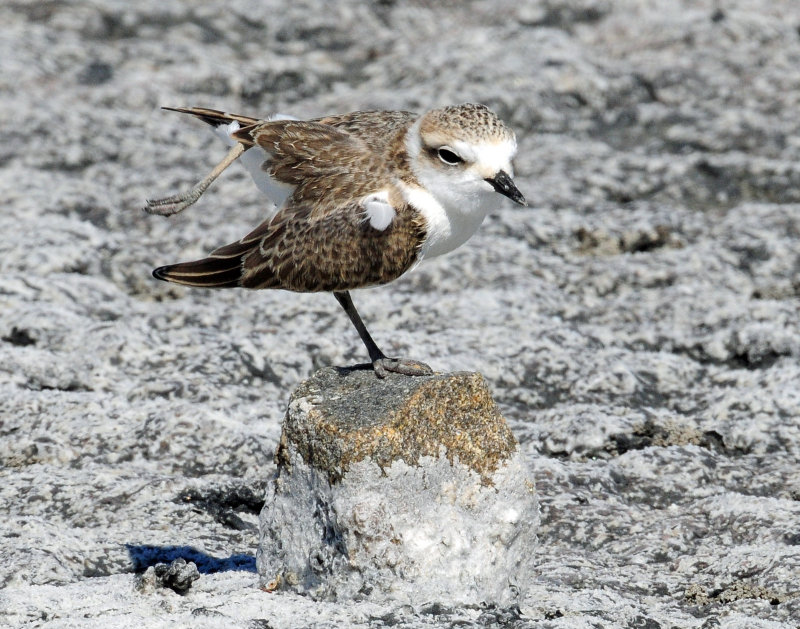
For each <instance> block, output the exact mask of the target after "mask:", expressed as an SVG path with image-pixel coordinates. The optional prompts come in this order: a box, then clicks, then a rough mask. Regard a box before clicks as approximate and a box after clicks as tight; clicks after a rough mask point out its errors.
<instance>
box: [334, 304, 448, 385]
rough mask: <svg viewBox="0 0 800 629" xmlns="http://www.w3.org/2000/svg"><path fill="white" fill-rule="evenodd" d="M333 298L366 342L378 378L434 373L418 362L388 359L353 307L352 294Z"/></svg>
mask: <svg viewBox="0 0 800 629" xmlns="http://www.w3.org/2000/svg"><path fill="white" fill-rule="evenodd" d="M333 296H334V297H336V301H338V302H339V305H340V306H341V307H342V308H344V311H345V312H346V313H347V316H348V317H350V321H352V322H353V325H354V326H355V328H356V330H357V331H358V335H359V336H360V337H361V340H362V341H363V342H364V345H365V346H366V348H367V352H368V353H369V359H370V360H371V361H372V368H373V369H374V370H375V375H376V376H378V377H379V378H385V377H386V376H387V375H388V374H389V373H390V372H391V373H400V374H403V375H406V376H428V375H430V374H432V373H433V369H431V368H430V367H429V366H428V365H426V364H425V363H421V362H419V361H417V360H409V359H407V358H387V357H386V355H385V354H384V353H383V352H382V351H381V350H380V349H379V348H378V346H377V345H376V344H375V341H373V340H372V337H371V336H370V334H369V332H368V331H367V326H365V325H364V322H363V321H362V320H361V317H360V316H359V314H358V311H357V310H356V307H355V306H354V305H353V300H352V299H351V298H350V293H349V292H347V291H341V292H334V293H333Z"/></svg>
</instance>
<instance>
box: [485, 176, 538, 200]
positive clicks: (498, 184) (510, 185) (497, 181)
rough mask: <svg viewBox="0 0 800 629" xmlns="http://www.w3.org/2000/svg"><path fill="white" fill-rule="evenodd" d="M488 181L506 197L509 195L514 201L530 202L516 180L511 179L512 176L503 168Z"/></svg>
mask: <svg viewBox="0 0 800 629" xmlns="http://www.w3.org/2000/svg"><path fill="white" fill-rule="evenodd" d="M486 181H488V182H489V183H490V184H492V188H494V189H495V190H497V192H499V193H500V194H502V195H503V196H505V197H508V198H509V199H511V200H512V201H513V202H514V203H519V204H520V205H528V203H527V202H526V201H525V197H523V196H522V193H521V192H520V191H519V190H518V189H517V187H516V186H515V185H514V182H513V181H512V180H511V177H509V175H508V173H507V172H506V171H504V170H501V171H499V172H498V173H497V174H496V175H495V176H494V177H492V178H491V179H486Z"/></svg>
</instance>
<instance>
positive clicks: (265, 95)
mask: <svg viewBox="0 0 800 629" xmlns="http://www.w3.org/2000/svg"><path fill="white" fill-rule="evenodd" d="M428 4H430V5H431V6H428ZM437 6H438V5H436V6H434V5H433V3H394V4H393V3H358V2H354V1H347V2H341V3H326V4H325V6H324V10H322V9H321V8H320V7H321V4H320V3H319V2H312V1H311V0H307V1H304V2H302V1H301V2H293V3H284V2H277V0H275V1H273V0H267V1H265V2H262V3H257V4H256V3H251V2H246V1H244V0H234V1H233V2H225V3H221V2H212V3H204V4H202V6H200V5H198V4H197V3H189V2H177V3H166V4H165V3H163V2H153V1H152V0H145V1H144V2H140V3H135V4H131V3H125V2H120V1H118V0H98V1H93V2H82V1H80V0H78V1H76V2H71V3H59V2H51V3H25V2H16V3H2V4H1V5H0V23H2V24H3V28H2V29H0V112H2V114H0V199H2V206H3V207H2V211H0V339H11V340H12V341H14V342H11V341H9V340H0V514H2V526H0V588H2V589H1V590H0V624H2V625H8V626H12V627H18V626H20V627H21V626H25V627H27V626H31V627H34V626H40V625H45V624H46V625H47V626H48V627H51V626H52V627H75V626H80V627H87V626H98V627H101V626H102V627H104V628H111V629H117V628H123V627H130V626H136V627H141V628H145V627H148V628H149V627H162V626H163V627H166V626H170V627H174V626H181V625H184V626H189V625H191V626H204V625H205V626H225V627H227V628H230V627H255V626H262V627H263V626H267V624H269V626H272V627H276V628H277V627H309V626H311V627H323V626H345V625H349V626H355V627H370V626H380V625H381V624H386V625H390V624H396V625H400V626H417V627H434V626H436V627H441V626H445V627H456V626H465V625H466V626H486V625H487V624H491V622H496V623H501V622H505V623H506V624H507V625H509V626H515V625H514V624H513V622H514V620H513V618H512V617H511V616H509V615H508V614H507V613H506V612H503V613H500V612H495V611H492V610H485V609H484V610H482V609H479V608H470V607H447V606H444V607H437V606H434V605H430V606H419V607H416V608H413V607H403V606H399V605H397V606H393V605H391V604H387V603H381V604H380V605H378V604H373V603H363V604H357V605H353V604H334V603H313V602H311V601H310V600H309V599H305V598H299V597H296V596H291V595H283V594H282V595H279V596H269V595H266V594H265V593H263V592H261V591H260V590H258V589H257V588H256V583H257V577H256V574H255V572H254V570H255V558H254V553H255V548H256V545H257V534H256V532H255V526H256V523H257V515H256V514H255V513H254V512H253V511H254V508H255V507H253V506H252V505H250V506H248V503H247V500H246V498H247V495H256V496H257V495H259V492H261V491H263V488H264V484H265V482H266V479H267V478H268V477H269V475H270V474H271V473H272V471H273V470H274V467H273V464H272V459H271V457H272V453H273V451H274V448H275V446H276V443H277V440H278V437H279V434H280V422H281V418H282V416H283V413H284V410H285V405H286V401H287V399H288V395H289V392H290V391H291V390H292V389H293V388H294V387H295V386H296V385H297V383H298V382H300V381H301V380H302V379H303V378H305V377H307V376H308V375H309V374H310V373H312V371H313V370H314V369H316V368H317V367H319V366H322V365H328V364H352V363H353V362H357V361H363V360H365V356H364V350H363V348H362V347H361V344H360V342H359V341H358V339H357V337H356V334H355V332H354V331H353V330H352V329H351V326H350V324H349V322H348V321H347V319H346V317H345V316H344V315H343V313H342V312H340V311H339V308H338V306H337V305H336V303H335V301H334V300H333V299H332V298H331V297H330V296H327V295H294V294H288V293H278V292H276V293H243V292H237V291H230V292H218V293H217V292H203V291H191V290H185V289H182V288H176V287H172V286H168V285H166V284H164V283H160V282H157V281H155V280H153V279H152V278H151V276H150V271H151V269H152V268H154V267H156V266H158V265H161V264H165V263H171V262H176V261H179V260H189V259H195V258H198V257H200V256H202V255H205V254H206V253H208V252H209V251H210V250H212V249H213V248H215V247H217V246H219V245H221V244H224V243H227V242H231V241H233V240H236V239H238V238H240V237H241V236H242V235H243V234H245V233H246V232H247V231H248V230H249V229H250V228H252V227H253V226H254V225H256V224H257V223H258V222H259V221H260V220H261V217H262V213H263V212H264V211H266V208H263V207H262V206H260V205H259V199H260V197H259V192H258V190H257V189H256V188H255V186H253V184H252V181H251V180H250V178H249V176H248V175H247V174H246V173H245V171H244V169H243V168H240V167H239V166H234V167H232V168H231V169H229V171H227V172H226V173H225V174H224V175H223V176H222V177H221V178H220V180H218V181H217V182H216V183H215V184H214V186H213V187H212V188H211V189H210V190H209V191H208V192H207V193H206V195H205V197H204V198H203V199H202V200H201V201H200V202H199V203H198V204H197V205H196V206H195V207H193V208H192V209H191V210H189V211H187V212H185V213H184V214H181V215H180V216H177V217H174V218H172V219H169V220H166V219H161V218H159V217H153V216H147V215H145V214H144V213H143V212H141V206H142V205H143V203H144V200H145V199H147V198H154V197H159V196H164V195H167V194H171V193H173V192H176V191H178V190H179V189H184V188H185V187H188V186H191V185H192V184H194V183H195V182H196V181H198V180H199V179H200V178H201V177H202V176H203V175H204V174H205V173H206V172H208V170H209V169H210V168H211V167H212V166H213V165H214V164H215V163H216V162H217V160H218V159H220V158H221V157H222V156H223V154H224V153H223V152H224V148H223V147H222V146H221V145H220V144H219V142H218V139H217V138H215V137H214V136H213V134H212V133H208V132H207V129H206V128H205V127H204V125H203V124H201V123H199V122H194V121H192V120H190V119H188V118H186V117H181V116H179V115H178V114H174V113H169V112H164V111H161V110H159V107H160V106H162V105H171V106H181V105H205V106H209V107H215V108H219V109H224V110H228V111H240V112H242V113H245V114H266V113H269V112H272V111H287V112H291V113H292V114H294V115H297V116H301V117H306V116H317V115H322V114H326V113H330V112H340V111H348V110H352V109H355V108H365V109H367V108H405V109H413V110H420V109H424V108H427V107H432V106H437V105H441V104H447V103H458V102H464V101H482V102H485V103H487V104H488V105H490V106H491V107H493V108H494V109H495V110H497V111H498V113H499V114H500V115H501V116H502V117H503V119H504V120H506V122H507V123H508V124H509V125H510V126H511V127H512V128H513V129H514V130H515V132H516V134H517V138H518V141H519V150H518V157H517V159H516V163H515V172H516V182H517V184H518V185H519V188H520V190H521V191H522V192H523V194H524V195H525V197H526V199H527V200H528V203H529V204H530V207H529V208H519V207H512V206H511V204H510V202H509V203H506V204H504V205H502V207H501V208H500V209H499V210H498V211H496V212H494V213H492V214H491V215H490V216H489V218H488V219H487V220H486V221H485V222H484V224H483V226H482V227H481V229H480V230H478V233H477V234H476V236H475V237H474V238H473V239H472V240H471V241H470V242H469V243H467V244H466V245H465V246H463V247H461V248H460V249H458V250H457V251H455V252H453V253H452V254H450V255H448V256H445V257H442V258H439V259H436V260H432V261H429V262H426V263H424V264H422V265H420V266H419V267H418V268H417V269H416V270H415V271H414V272H413V273H412V274H410V275H409V276H408V277H407V278H403V279H401V280H400V281H398V282H397V283H396V284H394V285H392V286H389V287H384V288H376V289H373V290H369V291H359V292H357V293H356V294H355V295H354V299H355V301H356V304H357V305H358V306H359V309H360V311H361V313H362V315H363V317H364V319H365V320H366V321H367V323H368V325H369V326H370V330H371V331H372V333H373V335H374V336H375V338H376V340H377V341H378V342H379V343H380V344H381V346H382V347H383V348H384V350H385V351H386V352H387V353H390V354H405V355H410V356H411V357H413V358H417V359H421V360H426V361H427V362H430V363H431V364H432V365H433V367H434V368H436V369H439V370H455V369H469V370H475V371H480V372H482V373H483V374H485V375H486V377H487V379H488V380H489V382H490V385H491V387H492V390H493V392H494V393H495V396H496V399H497V401H498V403H499V404H500V406H501V408H502V410H503V412H504V414H505V415H506V417H508V418H509V421H510V422H511V424H512V427H513V429H514V431H515V433H516V435H517V437H518V438H519V439H520V441H521V443H522V450H523V453H524V454H525V455H526V456H527V457H528V461H529V463H530V464H531V465H532V466H533V469H534V476H535V480H536V486H537V492H538V497H539V501H540V504H541V508H542V518H541V524H540V528H539V531H538V533H539V546H538V550H537V554H536V556H535V557H532V558H531V560H532V561H533V562H535V569H536V577H535V578H534V580H533V581H532V583H530V584H529V585H530V592H531V596H530V597H529V599H528V601H527V602H526V604H525V605H523V612H524V620H522V621H519V622H518V623H517V625H516V626H536V627H547V628H550V627H559V628H561V627H571V628H575V627H590V626H603V627H631V626H640V627H651V628H656V627H664V628H667V627H682V628H683V627H703V626H706V627H710V626H713V625H715V624H716V623H719V626H721V627H726V628H742V629H744V628H748V629H751V628H764V629H766V628H769V629H776V628H781V629H789V628H792V629H793V628H794V627H796V625H797V618H798V617H800V602H798V601H799V600H800V599H798V596H797V591H798V585H797V575H798V574H799V573H800V538H798V529H799V528H800V527H798V523H800V501H799V500H798V498H800V480H799V479H800V469H799V468H798V460H800V446H799V445H798V444H800V427H799V426H800V420H798V417H800V393H798V391H800V389H799V388H798V387H797V383H798V380H799V378H800V366H799V362H798V358H799V357H800V342H799V341H798V339H800V314H798V307H797V299H798V294H800V288H798V286H800V278H799V277H798V262H797V260H798V258H797V251H798V247H797V239H798V234H800V205H799V204H800V166H798V164H800V143H798V140H797V138H798V137H800V133H799V132H798V131H799V127H800V119H798V116H797V102H796V101H797V94H798V93H800V70H798V64H797V59H798V58H799V57H800V37H798V33H797V26H798V25H799V24H800V8H798V7H795V6H794V4H793V3H787V2H783V3H763V2H761V1H759V0H731V1H730V2H726V3H718V2H715V1H713V0H700V1H696V2H694V1H693V2H688V1H681V2H671V1H670V2H665V1H658V2H654V1H650V0H648V1H644V0H623V1H621V2H613V3H612V2H607V1H606V0H578V1H573V0H547V1H546V2H510V1H505V0H502V1H499V2H498V1H492V2H488V1H483V0H476V1H475V2H471V3H465V4H463V5H462V4H454V3H447V4H446V5H443V6H442V7H441V8H437ZM431 7H432V8H431ZM659 226H664V227H665V228H666V231H664V230H663V229H662V234H665V235H662V236H659V235H658V230H657V228H658V227H659ZM635 242H638V243H639V245H638V246H633V245H632V244H631V243H635ZM620 243H622V246H623V249H624V248H627V249H629V250H630V249H634V250H635V251H628V252H626V251H623V250H622V249H621V247H620ZM648 243H650V244H648ZM14 328H16V329H17V332H16V333H15V332H14ZM28 338H30V339H31V340H33V341H34V343H33V344H27V345H26V344H24V343H25V341H26V339H28ZM243 492H244V494H245V495H244V496H243V497H242V496H240V494H242V493H243ZM248 492H250V493H248ZM237 496H240V498H241V500H240V499H239V498H236V497H237ZM237 500H238V501H239V502H237ZM226 505H228V506H226ZM230 505H233V506H230ZM176 554H178V555H182V556H187V557H189V558H191V559H193V560H196V561H197V562H199V563H200V564H202V565H203V566H204V568H203V570H204V574H203V575H202V577H201V578H200V580H199V581H197V582H196V583H195V585H194V587H193V588H192V590H190V592H189V593H188V594H187V595H186V596H184V597H179V596H178V595H177V594H174V593H173V592H171V591H169V590H164V591H158V592H156V593H154V594H149V595H145V594H140V593H138V592H137V591H136V590H135V589H134V582H135V576H134V575H133V574H132V570H133V569H134V567H135V566H136V562H135V561H134V559H135V558H138V560H139V562H140V563H141V561H155V560H159V559H160V560H168V559H169V558H170V557H174V556H176ZM215 570H216V572H214V571H215ZM770 599H772V600H773V601H774V602H771V600H770ZM504 613H505V614H506V615H503V614H504ZM261 621H264V622H261Z"/></svg>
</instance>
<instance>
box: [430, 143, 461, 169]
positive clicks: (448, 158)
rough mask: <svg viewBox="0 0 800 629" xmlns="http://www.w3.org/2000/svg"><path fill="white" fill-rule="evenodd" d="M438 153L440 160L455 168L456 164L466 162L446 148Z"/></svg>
mask: <svg viewBox="0 0 800 629" xmlns="http://www.w3.org/2000/svg"><path fill="white" fill-rule="evenodd" d="M436 153H437V155H439V159H440V160H442V161H443V162H444V163H445V164H447V165H448V166H455V165H456V164H460V163H461V162H463V161H464V160H463V159H461V158H460V157H459V156H458V155H456V154H455V153H454V152H453V151H451V150H450V149H449V148H447V147H446V146H443V147H442V148H440V149H439V150H438V151H436Z"/></svg>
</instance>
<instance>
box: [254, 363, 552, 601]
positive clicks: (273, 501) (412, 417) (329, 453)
mask: <svg viewBox="0 0 800 629" xmlns="http://www.w3.org/2000/svg"><path fill="white" fill-rule="evenodd" d="M276 458H277V461H278V471H277V474H276V475H275V477H274V479H273V481H272V482H271V484H270V486H269V488H268V489H267V499H266V504H265V505H264V508H263V510H262V512H261V518H260V543H259V549H258V571H259V574H260V575H261V581H262V585H263V586H264V587H265V588H266V589H269V590H274V589H289V590H292V591H296V592H300V593H305V594H309V595H311V596H312V597H314V598H317V599H330V600H346V599H352V598H356V599H358V598H370V599H372V600H378V599H394V600H399V601H401V602H404V603H406V602H407V603H411V604H420V603H424V602H430V601H438V602H442V603H447V604H454V605H456V604H457V605H475V604H479V603H482V602H486V603H494V604H499V605H509V604H514V603H517V602H520V601H521V598H522V597H523V596H524V592H522V591H521V589H520V588H521V587H522V585H523V584H524V583H530V582H531V573H532V570H533V557H534V555H533V553H534V547H535V544H536V527H537V524H538V507H537V504H536V499H535V495H534V487H533V483H532V481H531V480H530V479H529V476H528V473H527V469H526V465H525V463H524V461H523V457H522V455H521V454H520V452H519V448H518V445H517V442H516V440H515V439H514V436H513V435H512V434H511V431H510V430H509V428H508V425H507V424H506V421H505V419H503V417H502V416H501V415H500V413H499V411H498V409H497V406H496V405H495V403H494V401H493V400H492V397H491V395H490V393H489V390H488V387H487V386H486V382H485V381H484V379H483V377H482V376H481V375H480V374H475V373H453V374H442V375H432V376H424V377H415V378H409V377H403V376H390V377H388V378H386V379H384V380H379V379H377V378H375V376H374V374H373V373H372V372H371V371H358V370H355V371H354V370H344V369H336V368H326V369H322V370H320V371H318V372H317V373H316V374H314V376H312V377H311V378H310V379H308V380H306V381H305V382H303V383H302V384H301V385H300V386H299V387H298V388H297V390H296V391H295V392H294V394H293V395H292V398H291V400H290V402H289V409H288V411H287V413H286V418H285V420H284V425H283V434H282V436H281V443H280V446H279V448H278V452H277V454H276Z"/></svg>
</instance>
